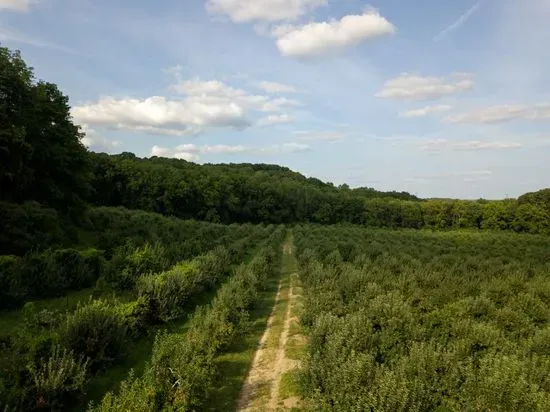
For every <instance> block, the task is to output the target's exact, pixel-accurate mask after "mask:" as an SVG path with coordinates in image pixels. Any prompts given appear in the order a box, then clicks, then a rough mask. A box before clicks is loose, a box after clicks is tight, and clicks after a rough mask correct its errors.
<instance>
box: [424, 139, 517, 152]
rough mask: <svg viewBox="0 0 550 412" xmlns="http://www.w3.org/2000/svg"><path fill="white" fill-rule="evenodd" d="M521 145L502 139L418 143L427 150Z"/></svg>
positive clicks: (511, 147)
mask: <svg viewBox="0 0 550 412" xmlns="http://www.w3.org/2000/svg"><path fill="white" fill-rule="evenodd" d="M522 146H523V145H522V144H521V143H515V142H504V141H481V140H470V141H465V142H464V141H453V140H448V139H435V140H428V141H426V142H422V143H420V144H419V147H420V149H422V150H429V151H442V150H458V151H477V150H501V149H518V148H521V147H522Z"/></svg>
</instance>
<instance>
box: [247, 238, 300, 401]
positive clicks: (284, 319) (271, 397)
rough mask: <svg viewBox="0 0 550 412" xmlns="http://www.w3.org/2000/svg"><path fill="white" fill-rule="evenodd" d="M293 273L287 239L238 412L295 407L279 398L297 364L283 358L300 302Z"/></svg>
mask: <svg viewBox="0 0 550 412" xmlns="http://www.w3.org/2000/svg"><path fill="white" fill-rule="evenodd" d="M294 271H295V260H294V256H292V238H291V237H289V238H288V239H287V240H286V242H285V244H284V246H283V267H282V278H281V282H280V284H279V290H278V292H277V297H276V301H275V305H274V306H273V310H272V312H271V315H270V317H269V320H268V323H267V328H266V330H265V332H264V334H263V336H262V339H261V340H260V344H259V347H258V349H257V351H256V354H255V356H254V360H253V362H252V366H251V368H250V371H249V373H248V376H247V378H246V380H245V383H244V385H243V388H242V390H241V393H240V396H239V401H238V406H237V410H238V411H247V412H252V411H277V410H285V409H291V408H292V407H296V406H297V404H298V401H299V400H298V399H297V398H296V397H295V396H290V397H288V396H282V395H285V394H283V393H282V389H283V388H282V386H283V379H282V378H283V376H284V375H285V374H286V373H288V372H289V371H291V370H293V369H295V368H296V367H297V366H298V365H299V361H296V360H293V359H289V358H288V357H287V351H286V349H287V344H288V343H289V337H290V336H291V329H292V326H293V324H295V323H296V322H297V317H296V316H293V315H294V313H293V312H294V310H295V309H296V308H297V307H298V305H297V299H299V298H300V295H298V294H295V293H294V288H295V284H296V281H297V279H298V276H297V274H296V273H293V272H294ZM295 336H296V334H294V335H293V338H294V337H295ZM285 392H288V391H286V390H285ZM287 395H288V394H287Z"/></svg>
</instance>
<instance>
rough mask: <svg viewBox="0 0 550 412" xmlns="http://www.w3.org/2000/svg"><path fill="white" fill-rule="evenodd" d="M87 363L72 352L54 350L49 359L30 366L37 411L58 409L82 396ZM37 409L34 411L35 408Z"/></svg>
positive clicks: (57, 348) (33, 396)
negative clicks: (68, 400)
mask: <svg viewBox="0 0 550 412" xmlns="http://www.w3.org/2000/svg"><path fill="white" fill-rule="evenodd" d="M87 367H88V361H87V360H84V359H83V358H76V357H75V356H74V354H73V352H72V351H67V350H61V349H60V348H59V347H58V346H56V347H54V349H53V351H52V354H51V355H50V357H49V358H47V359H42V360H41V361H40V362H39V363H38V364H37V365H34V364H31V365H30V366H29V374H30V377H31V380H32V387H31V388H32V389H31V391H32V398H33V399H34V402H33V403H34V406H35V408H36V409H42V408H48V409H50V410H55V409H59V408H60V407H62V406H63V403H64V402H65V401H66V398H68V397H73V396H75V395H77V394H81V393H82V392H83V389H84V383H85V381H86V373H87ZM33 409H34V408H33Z"/></svg>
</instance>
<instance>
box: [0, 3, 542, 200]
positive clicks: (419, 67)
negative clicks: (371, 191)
mask: <svg viewBox="0 0 550 412" xmlns="http://www.w3.org/2000/svg"><path fill="white" fill-rule="evenodd" d="M548 21H550V0H479V1H478V0H454V1H452V2H451V1H441V0H417V1H415V2H408V1H403V0H371V1H370V2H365V1H359V0H179V1H174V0H163V1H158V2H153V1H145V0H133V1H129V0H119V1H116V2H114V1H112V0H93V1H91V0H0V43H1V44H2V45H3V46H7V47H10V48H12V49H19V50H21V52H22V55H23V57H24V59H25V60H26V61H27V63H28V64H29V65H31V66H32V67H34V70H35V75H36V77H37V78H40V79H44V80H46V81H50V82H54V83H56V84H57V85H58V86H59V88H60V89H61V90H62V91H63V92H64V93H65V94H67V95H68V96H69V98H70V103H71V106H72V109H71V113H72V116H73V118H74V121H75V123H77V124H79V125H81V126H82V128H83V130H84V131H85V132H86V137H85V138H84V140H83V141H84V143H85V144H86V145H87V146H88V147H90V148H91V149H92V150H95V151H105V152H109V153H119V152H122V151H129V152H133V153H135V154H136V155H138V156H141V157H149V156H153V155H156V156H164V157H176V158H181V159H186V160H189V161H193V162H197V163H241V162H247V163H249V162H251V163H270V164H279V165H283V166H287V167H290V168H291V169H293V170H296V171H298V172H301V173H303V174H305V175H306V176H313V177H317V178H320V179H322V180H325V181H330V182H333V183H334V184H336V185H340V184H343V183H347V184H349V185H350V186H351V187H359V186H368V187H374V188H376V189H378V190H398V191H408V192H410V193H414V194H417V195H418V196H421V197H455V198H465V199H476V198H480V197H483V198H488V199H496V198H504V197H516V196H519V195H521V194H522V193H525V192H529V191H534V190H538V189H541V188H543V187H548V186H550V184H549V180H548V178H549V177H550V47H548V44H549V43H550V24H548V23H547V22H548Z"/></svg>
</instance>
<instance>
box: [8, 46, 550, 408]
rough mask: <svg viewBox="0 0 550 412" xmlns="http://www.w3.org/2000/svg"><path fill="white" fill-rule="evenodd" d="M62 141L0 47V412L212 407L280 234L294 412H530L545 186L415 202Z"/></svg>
mask: <svg viewBox="0 0 550 412" xmlns="http://www.w3.org/2000/svg"><path fill="white" fill-rule="evenodd" d="M82 137H83V134H82V133H81V131H80V129H79V127H78V126H77V125H75V124H74V123H73V121H72V119H71V116H70V107H69V101H68V98H67V96H65V95H63V93H62V92H61V91H60V90H59V89H58V88H57V86H56V85H54V84H51V83H48V82H44V81H37V80H36V79H35V78H34V73H33V70H32V68H30V67H28V66H27V65H26V63H25V62H24V60H23V59H22V57H21V55H20V54H19V52H14V51H10V50H8V49H6V48H2V47H0V311H1V312H0V410H6V411H11V410H16V411H19V410H21V411H33V410H70V409H74V410H85V409H87V408H88V409H89V410H92V411H128V410H136V411H156V410H182V411H187V410H189V411H190V410H203V409H206V408H209V410H211V409H212V408H213V409H214V410H215V409H216V406H212V405H213V404H215V401H214V400H213V398H214V397H215V396H214V395H215V393H216V389H219V388H216V385H218V384H219V382H220V380H221V379H223V376H224V374H223V372H224V371H223V370H221V368H223V362H220V361H219V359H220V357H222V356H223V355H224V354H225V353H227V352H228V351H230V350H231V348H234V347H235V346H236V345H235V343H236V342H238V341H242V342H248V341H249V340H247V339H244V338H245V337H246V336H248V337H250V333H249V332H250V331H249V327H250V323H251V319H250V316H252V315H251V314H253V313H255V311H258V309H259V308H260V306H261V305H262V302H261V296H263V294H265V293H269V290H267V289H266V288H268V287H270V285H271V286H272V285H273V284H276V283H278V279H279V277H280V276H281V273H280V265H281V256H282V247H281V246H282V242H283V239H284V238H285V236H287V239H292V238H293V239H294V240H295V255H296V258H297V261H298V266H299V268H298V269H299V270H298V272H299V273H294V269H293V270H292V279H295V280H296V282H298V283H299V282H301V284H302V285H303V297H301V300H303V303H304V307H303V309H301V310H300V324H301V326H300V333H301V334H304V335H306V339H305V341H307V345H306V347H307V350H306V352H307V354H306V356H305V358H304V359H302V365H303V368H302V370H301V372H300V379H299V382H294V381H293V385H294V386H296V387H298V386H299V389H300V390H301V392H302V395H303V398H304V399H303V400H304V403H303V404H304V405H305V407H309V408H311V409H313V410H342V411H348V410H373V411H394V410H410V411H415V410H417V411H424V410H541V411H544V410H550V379H549V378H548V373H547V371H548V369H549V368H550V344H549V343H548V342H549V341H550V277H549V275H550V266H549V263H548V262H549V261H550V259H549V258H550V254H549V253H550V247H549V246H550V238H549V237H548V234H550V189H545V190H541V191H538V192H534V193H528V194H525V195H523V196H520V197H519V198H518V199H506V200H500V201H486V200H477V201H465V200H452V199H419V198H417V197H416V196H413V195H410V194H408V193H405V192H399V193H398V192H380V191H376V190H374V189H370V188H356V189H351V188H349V187H348V186H347V185H342V186H338V187H336V186H334V185H333V184H331V183H324V182H321V181H320V180H318V179H315V178H306V177H304V176H303V175H301V174H299V173H296V172H293V171H291V170H289V169H288V168H285V167H280V166H273V165H264V164H259V165H255V164H239V165H236V164H225V165H211V164H205V165H197V164H193V163H190V162H186V161H184V160H176V159H166V158H158V157H151V158H143V159H142V158H138V157H136V156H135V155H133V154H132V153H122V154H119V155H108V154H104V153H103V154H98V153H92V152H90V151H88V150H87V149H86V148H85V147H84V145H83V144H82V142H81V139H82ZM276 225H279V226H276ZM283 225H286V226H283ZM388 229H392V230H388ZM423 229H424V230H423ZM451 229H460V230H451ZM291 232H292V233H291ZM291 251H292V248H290V247H289V248H287V249H286V251H285V253H286V254H285V256H286V258H287V259H292V262H293V263H292V266H294V252H291ZM288 275H289V274H288ZM298 278H299V280H298ZM266 291H267V292H266ZM273 294H274V293H273ZM261 309H262V310H263V309H266V308H261ZM267 311H269V308H267ZM289 313H290V312H289ZM266 318H267V317H266ZM256 321H257V320H256ZM289 323H290V320H289ZM293 325H294V326H293V327H294V328H295V329H296V328H298V326H297V325H295V323H294V321H293ZM296 334H298V333H297V332H296ZM144 342H145V344H143V343H144ZM147 342H149V345H148V344H147ZM254 344H255V342H254ZM140 345H141V346H140ZM138 346H139V347H140V348H141V349H142V350H141V352H140V359H128V357H129V355H128V354H129V353H132V354H134V353H136V352H135V351H134V352H133V351H132V350H133V349H135V348H136V347H138ZM277 348H278V349H281V353H284V349H285V348H282V347H281V348H279V346H277ZM250 349H251V348H250V347H249V348H247V350H248V351H250ZM252 349H254V348H252ZM295 352H300V351H295ZM247 353H248V352H247ZM241 358H243V357H241ZM243 359H245V364H244V369H243V365H241V367H240V369H241V370H245V369H246V368H247V367H248V365H249V363H251V362H252V358H251V357H250V359H248V360H246V359H247V357H246V356H244V358H243ZM246 362H249V363H246ZM116 368H119V370H118V372H117V373H118V375H119V376H117V377H115V376H114V375H115V374H110V372H112V371H113V370H115V369H116ZM120 375H122V376H120ZM100 378H101V379H104V382H103V383H105V381H107V382H106V384H104V385H103V386H102V385H99V384H97V382H98V380H99V379H100ZM244 378H245V377H244V376H240V375H239V379H240V380H242V381H244ZM94 385H95V386H94ZM92 386H93V388H94V389H93V391H95V394H94V396H93V397H87V396H88V395H89V392H91V391H92V390H90V388H91V387H92ZM283 386H284V385H283ZM98 388H99V389H98ZM294 389H295V388H293V390H294ZM293 393H294V391H293ZM89 399H93V400H95V402H92V403H91V404H88V402H87V400H89ZM233 401H234V402H233ZM236 402H237V399H234V400H227V399H226V400H224V408H226V407H227V405H229V404H232V403H233V404H235V405H236V404H237V403H236Z"/></svg>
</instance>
